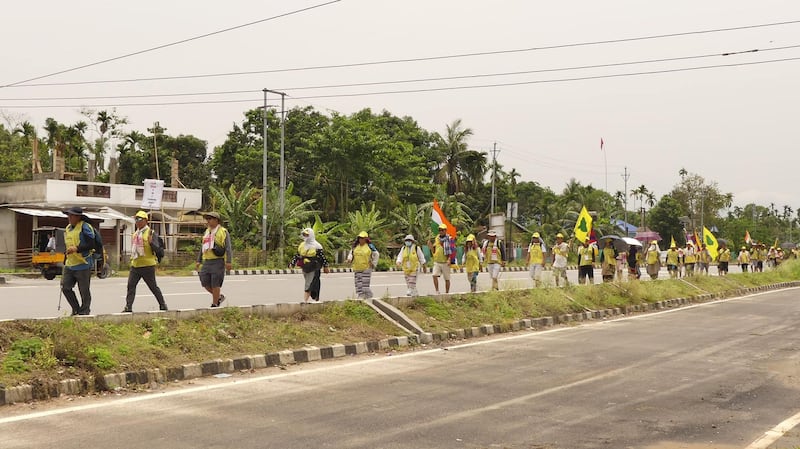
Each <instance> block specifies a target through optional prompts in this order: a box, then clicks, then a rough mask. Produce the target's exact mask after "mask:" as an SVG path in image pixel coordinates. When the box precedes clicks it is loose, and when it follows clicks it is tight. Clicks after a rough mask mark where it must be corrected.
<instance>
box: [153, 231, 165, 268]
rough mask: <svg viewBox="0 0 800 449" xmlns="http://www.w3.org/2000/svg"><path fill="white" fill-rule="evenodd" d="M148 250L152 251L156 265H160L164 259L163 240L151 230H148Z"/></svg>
mask: <svg viewBox="0 0 800 449" xmlns="http://www.w3.org/2000/svg"><path fill="white" fill-rule="evenodd" d="M150 249H151V250H153V254H154V255H155V256H156V260H157V261H158V263H161V259H163V258H164V239H162V238H161V236H160V235H158V234H156V232H155V231H153V230H152V229H151V230H150Z"/></svg>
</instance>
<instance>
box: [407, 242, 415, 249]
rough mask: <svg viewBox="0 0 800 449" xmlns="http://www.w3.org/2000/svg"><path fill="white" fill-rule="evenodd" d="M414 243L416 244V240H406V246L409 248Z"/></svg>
mask: <svg viewBox="0 0 800 449" xmlns="http://www.w3.org/2000/svg"><path fill="white" fill-rule="evenodd" d="M413 244H414V242H408V241H407V242H406V246H407V247H409V248H411V245H413Z"/></svg>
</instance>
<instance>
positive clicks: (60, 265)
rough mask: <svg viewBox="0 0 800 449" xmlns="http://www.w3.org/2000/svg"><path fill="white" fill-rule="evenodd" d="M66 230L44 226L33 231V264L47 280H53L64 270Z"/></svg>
mask: <svg viewBox="0 0 800 449" xmlns="http://www.w3.org/2000/svg"><path fill="white" fill-rule="evenodd" d="M66 250H67V246H66V244H65V243H64V228H56V227H53V226H44V227H41V228H36V229H34V230H33V254H32V255H31V264H32V265H33V268H34V269H37V270H39V271H41V272H42V276H44V278H45V279H47V280H51V279H55V277H56V276H57V275H59V274H61V270H63V269H64V253H65V252H66Z"/></svg>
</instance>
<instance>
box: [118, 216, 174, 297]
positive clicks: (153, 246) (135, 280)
mask: <svg viewBox="0 0 800 449" xmlns="http://www.w3.org/2000/svg"><path fill="white" fill-rule="evenodd" d="M134 220H136V222H135V226H136V230H135V231H134V232H133V235H132V236H131V270H130V273H129V274H128V294H127V295H126V296H125V309H124V310H123V312H133V300H134V299H136V286H137V285H138V284H139V281H140V280H142V279H144V283H145V284H147V288H149V289H150V291H151V292H152V293H153V296H155V297H156V301H158V309H159V310H168V309H167V303H166V302H165V301H164V295H163V294H162V293H161V289H160V288H159V287H158V284H157V283H156V265H157V264H158V259H157V258H156V255H155V250H157V249H158V247H159V241H158V238H157V237H156V235H155V233H154V232H153V231H152V230H151V229H150V226H149V225H148V220H147V212H145V211H143V210H140V211H139V212H136V215H134Z"/></svg>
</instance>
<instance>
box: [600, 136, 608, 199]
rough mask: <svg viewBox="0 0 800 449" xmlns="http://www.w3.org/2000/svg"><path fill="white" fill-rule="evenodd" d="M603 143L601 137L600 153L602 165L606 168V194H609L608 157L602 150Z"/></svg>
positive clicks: (604, 150) (603, 149)
mask: <svg viewBox="0 0 800 449" xmlns="http://www.w3.org/2000/svg"><path fill="white" fill-rule="evenodd" d="M604 143H605V142H603V138H602V137H601V138H600V151H602V152H603V164H604V165H605V168H606V193H609V192H608V156H607V155H606V149H605V148H604Z"/></svg>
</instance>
